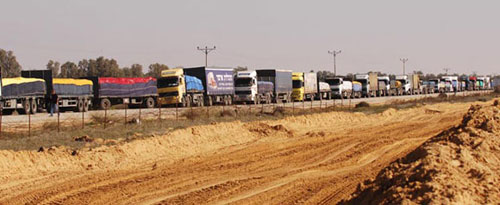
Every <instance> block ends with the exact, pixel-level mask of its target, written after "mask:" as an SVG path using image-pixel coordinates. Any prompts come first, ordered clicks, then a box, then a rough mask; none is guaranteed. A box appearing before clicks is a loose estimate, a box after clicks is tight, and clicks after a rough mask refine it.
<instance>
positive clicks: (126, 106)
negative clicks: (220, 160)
mask: <svg viewBox="0 0 500 205" xmlns="http://www.w3.org/2000/svg"><path fill="white" fill-rule="evenodd" d="M127 108H128V105H127V104H125V125H127Z"/></svg>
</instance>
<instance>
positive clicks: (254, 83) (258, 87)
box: [234, 71, 274, 104]
mask: <svg viewBox="0 0 500 205" xmlns="http://www.w3.org/2000/svg"><path fill="white" fill-rule="evenodd" d="M257 79H258V78H257V72H256V71H238V72H237V73H236V76H235V78H234V89H235V95H234V99H235V101H236V102H243V103H248V102H250V103H254V104H260V103H271V102H272V99H273V92H274V84H273V83H272V82H267V81H258V80H257Z"/></svg>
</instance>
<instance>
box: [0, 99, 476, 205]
mask: <svg viewBox="0 0 500 205" xmlns="http://www.w3.org/2000/svg"><path fill="white" fill-rule="evenodd" d="M468 106H469V105H468V104H438V105H432V106H425V107H419V108H413V109H408V110H404V111H397V112H396V111H395V110H387V111H385V112H384V113H382V114H378V115H371V116H365V115H364V114H359V113H322V114H313V115H308V116H298V117H288V118H285V119H282V120H277V121H261V122H253V123H247V124H245V123H241V122H230V123H220V124H214V125H206V126H196V127H192V128H188V129H183V130H177V131H173V132H171V133H170V134H168V135H165V136H155V137H152V138H146V139H141V140H136V141H133V142H129V143H125V144H120V145H115V146H110V147H101V148H98V149H93V150H82V151H80V152H79V153H78V154H77V155H76V156H72V155H71V151H69V150H66V149H65V148H56V149H51V150H45V151H44V152H29V151H23V152H12V151H0V180H1V181H2V183H1V184H0V204H3V203H8V204H24V203H65V204H85V203H94V204H102V203H105V202H112V203H133V204H136V203H144V204H150V203H164V204H172V203H184V204H200V203H203V204H204V203H209V204H225V203H231V202H235V203H251V204H262V203H273V204H287V203H302V202H308V203H314V204H317V203H328V204H330V203H335V202H338V201H339V200H341V199H345V198H347V197H348V196H349V195H350V194H351V193H352V192H353V191H355V188H356V186H357V185H358V184H359V183H360V182H362V181H364V180H366V179H369V178H372V177H375V176H376V174H377V173H378V172H379V171H380V170H381V169H382V168H383V167H385V166H387V165H389V163H390V162H392V161H394V160H396V159H397V158H399V157H402V156H405V155H406V154H407V153H409V152H410V151H412V150H414V149H415V148H416V147H418V146H419V145H420V144H422V143H423V142H424V141H426V140H427V139H429V138H430V137H432V136H434V135H436V134H438V133H439V132H441V131H442V130H445V129H448V128H450V127H452V126H453V125H456V124H458V123H459V122H460V120H461V118H462V115H463V114H464V113H465V112H466V111H467V108H468Z"/></svg>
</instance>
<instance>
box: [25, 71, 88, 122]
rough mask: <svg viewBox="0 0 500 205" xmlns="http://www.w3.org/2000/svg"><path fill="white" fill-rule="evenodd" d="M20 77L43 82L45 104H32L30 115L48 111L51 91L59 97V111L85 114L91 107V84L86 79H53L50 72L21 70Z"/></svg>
mask: <svg viewBox="0 0 500 205" xmlns="http://www.w3.org/2000/svg"><path fill="white" fill-rule="evenodd" d="M21 76H22V77H25V78H38V79H42V80H44V82H45V87H46V90H45V95H44V100H45V102H44V103H42V104H38V107H36V105H35V104H32V107H31V113H35V112H36V110H39V111H41V110H42V109H48V108H49V106H50V102H49V99H50V95H51V94H52V91H55V93H56V94H57V95H58V97H59V102H58V108H59V110H60V111H69V110H71V111H75V112H86V111H88V110H89V107H90V106H91V105H92V98H93V96H92V93H93V82H92V81H90V80H86V79H73V78H53V77H52V71H51V70H23V71H21Z"/></svg>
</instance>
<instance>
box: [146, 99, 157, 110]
mask: <svg viewBox="0 0 500 205" xmlns="http://www.w3.org/2000/svg"><path fill="white" fill-rule="evenodd" d="M144 104H145V105H144V106H145V107H146V108H154V107H155V99H153V98H152V97H148V98H147V99H146V101H145V102H144Z"/></svg>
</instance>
